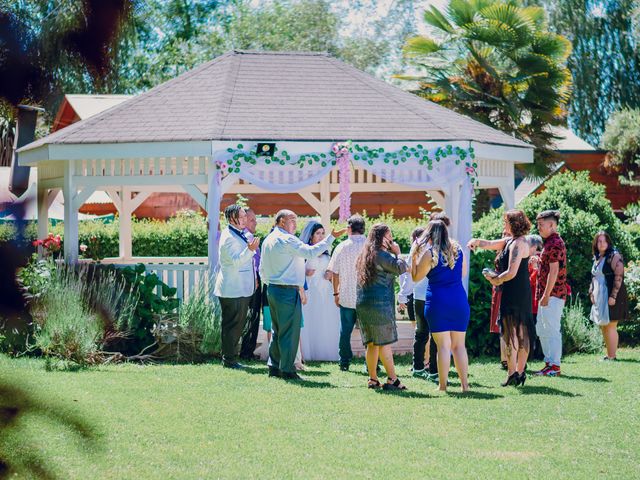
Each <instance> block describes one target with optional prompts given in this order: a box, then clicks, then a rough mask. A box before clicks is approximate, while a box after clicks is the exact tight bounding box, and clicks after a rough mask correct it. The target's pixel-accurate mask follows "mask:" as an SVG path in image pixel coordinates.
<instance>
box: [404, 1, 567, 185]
mask: <svg viewBox="0 0 640 480" xmlns="http://www.w3.org/2000/svg"><path fill="white" fill-rule="evenodd" d="M424 19H425V22H426V23H427V24H428V25H429V26H431V27H432V31H433V36H431V37H427V36H417V37H413V38H410V39H409V40H407V42H406V44H405V47H404V54H405V56H406V57H408V58H409V59H410V60H411V61H412V63H413V64H414V65H415V66H417V67H420V68H421V69H423V70H424V72H425V73H424V74H422V75H418V76H415V75H398V76H397V77H398V78H401V79H404V80H412V81H417V82H418V84H417V85H418V88H417V89H416V90H414V93H417V94H418V95H420V96H423V97H425V98H427V99H429V100H431V101H434V102H437V103H440V104H442V105H444V106H446V107H448V108H452V109H454V110H456V111H459V112H461V113H464V114H466V115H468V116H470V117H473V118H475V119H477V120H479V121H482V122H484V123H486V124H488V125H491V126H493V127H495V128H498V129H500V130H503V131H505V132H507V133H510V134H512V135H515V136H516V137H518V138H520V139H522V140H524V141H527V142H529V143H531V144H533V145H535V146H536V147H537V149H536V155H535V163H534V166H535V167H534V168H533V169H530V170H529V173H531V174H534V175H536V176H538V175H542V174H543V173H544V172H545V170H546V165H547V164H548V162H549V161H550V160H551V158H552V157H553V155H554V154H553V151H552V149H551V148H550V146H551V142H552V141H553V140H554V139H555V137H554V136H553V134H552V133H551V131H550V129H549V127H550V126H554V125H561V124H563V123H564V122H565V117H566V105H567V102H568V100H569V93H570V85H571V76H570V73H569V70H568V69H567V67H566V60H567V57H568V56H569V54H570V53H571V43H570V42H569V41H568V40H567V39H566V38H564V37H562V36H560V35H557V34H555V33H552V32H550V31H549V30H548V25H547V19H546V15H545V12H544V10H543V9H542V8H540V7H534V6H528V7H526V6H523V5H522V3H521V2H520V1H518V0H450V2H449V5H448V7H447V8H446V11H445V12H444V13H442V12H440V10H438V9H437V8H436V7H434V6H431V7H430V8H429V9H428V10H427V11H426V12H425V14H424Z"/></svg>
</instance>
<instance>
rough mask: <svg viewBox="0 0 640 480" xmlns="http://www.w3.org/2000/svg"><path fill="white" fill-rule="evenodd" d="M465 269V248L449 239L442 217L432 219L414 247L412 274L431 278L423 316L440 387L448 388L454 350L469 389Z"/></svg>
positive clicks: (458, 366) (420, 278)
mask: <svg viewBox="0 0 640 480" xmlns="http://www.w3.org/2000/svg"><path fill="white" fill-rule="evenodd" d="M463 270H465V265H464V258H463V253H462V248H461V247H460V245H459V244H458V242H456V241H455V240H449V233H448V231H447V226H446V225H445V224H444V222H443V221H442V220H432V221H430V222H429V224H428V225H427V228H426V229H425V231H424V233H423V234H422V236H421V237H420V240H419V241H418V243H417V244H416V245H415V246H414V247H413V248H412V250H411V276H412V278H413V281H414V282H418V281H420V280H422V279H423V278H424V277H425V276H427V278H428V279H429V287H428V288H427V297H426V299H425V303H424V316H425V318H426V320H427V322H428V323H429V330H430V331H431V334H432V335H433V339H434V340H435V342H436V345H437V346H438V382H439V388H438V389H439V390H441V391H443V392H444V391H446V390H447V379H448V376H449V368H450V366H451V354H452V353H453V360H454V362H455V366H456V370H457V371H458V377H459V378H460V383H461V385H462V391H463V392H466V391H468V390H469V382H468V379H467V372H468V370H469V360H468V357H467V348H466V346H465V335H466V332H467V327H468V326H469V301H468V300H467V292H466V291H465V289H464V287H463V285H462V276H463Z"/></svg>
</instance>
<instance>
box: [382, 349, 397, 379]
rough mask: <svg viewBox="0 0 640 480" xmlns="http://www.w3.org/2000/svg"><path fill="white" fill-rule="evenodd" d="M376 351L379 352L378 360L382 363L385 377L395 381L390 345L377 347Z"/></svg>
mask: <svg viewBox="0 0 640 480" xmlns="http://www.w3.org/2000/svg"><path fill="white" fill-rule="evenodd" d="M378 349H379V351H380V360H381V361H382V365H383V366H384V370H385V371H386V372H387V377H388V378H390V379H391V380H393V381H395V379H396V368H395V365H394V364H393V351H392V350H391V345H383V346H381V347H378Z"/></svg>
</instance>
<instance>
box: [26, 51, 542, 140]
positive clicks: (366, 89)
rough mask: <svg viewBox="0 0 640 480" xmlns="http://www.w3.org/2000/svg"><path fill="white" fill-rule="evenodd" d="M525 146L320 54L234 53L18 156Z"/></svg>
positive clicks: (80, 124) (500, 133)
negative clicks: (58, 149)
mask: <svg viewBox="0 0 640 480" xmlns="http://www.w3.org/2000/svg"><path fill="white" fill-rule="evenodd" d="M347 139H351V140H354V141H360V142H367V141H368V142H373V141H375V142H380V141H390V142H395V141H406V142H411V141H442V142H446V141H475V142H481V143H487V144H495V145H504V146H512V147H523V148H531V146H530V145H528V144H526V143H524V142H522V141H520V140H518V139H516V138H514V137H512V136H510V135H507V134H505V133H504V132H501V131H499V130H496V129H493V128H491V127H489V126H487V125H484V124H482V123H480V122H477V121H475V120H472V119H470V118H468V117H466V116H464V115H461V114H458V113H456V112H453V111H451V110H449V109H446V108H444V107H442V106H439V105H436V104H435V103H432V102H429V101H426V100H424V99H422V98H420V97H418V96H416V95H413V94H411V93H409V92H406V91H404V90H402V89H400V88H398V87H395V86H393V85H390V84H388V83H386V82H384V81H383V80H380V79H377V78H375V77H373V76H371V75H369V74H367V73H364V72H362V71H360V70H358V69H356V68H354V67H352V66H350V65H347V64H345V63H344V62H342V61H340V60H337V59H336V58H333V57H331V56H330V55H329V54H327V53H323V52H255V51H243V50H234V51H230V52H227V53H225V54H224V55H221V56H220V57H217V58H215V59H214V60H211V61H209V62H206V63H203V64H202V65H200V66H198V67H196V68H194V69H192V70H191V71H189V72H186V73H184V74H182V75H179V76H178V77H176V78H174V79H172V80H169V81H167V82H165V83H163V84H161V85H158V86H156V87H154V88H152V89H151V90H149V91H147V92H144V93H142V94H140V95H137V96H135V97H133V98H131V99H128V100H126V101H124V102H122V103H120V104H119V105H116V106H114V107H112V108H110V109H108V110H106V111H104V112H101V113H99V114H97V115H94V116H93V117H91V118H88V119H86V120H82V121H80V122H77V123H75V124H73V125H70V126H69V127H67V128H64V129H62V130H60V131H58V132H55V133H53V134H51V135H49V136H47V137H44V138H42V139H40V140H37V141H36V142H33V143H31V144H29V145H27V146H25V147H23V148H22V149H21V151H27V150H32V149H35V148H38V147H42V146H44V145H49V144H54V145H55V144H61V145H78V144H80V145H82V144H117V143H142V142H189V141H215V140H234V141H235V140H247V141H251V140H273V141H338V140H347Z"/></svg>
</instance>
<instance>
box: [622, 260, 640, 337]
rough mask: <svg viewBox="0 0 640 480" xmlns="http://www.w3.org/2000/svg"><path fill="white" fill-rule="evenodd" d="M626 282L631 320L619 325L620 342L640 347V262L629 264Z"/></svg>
mask: <svg viewBox="0 0 640 480" xmlns="http://www.w3.org/2000/svg"><path fill="white" fill-rule="evenodd" d="M624 282H625V285H626V287H627V292H628V295H629V313H630V317H631V319H630V320H629V321H628V322H622V323H620V324H619V325H618V330H619V332H620V342H621V343H624V344H627V345H638V344H639V343H640V261H635V262H629V264H628V265H627V268H626V269H625V276H624Z"/></svg>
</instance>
